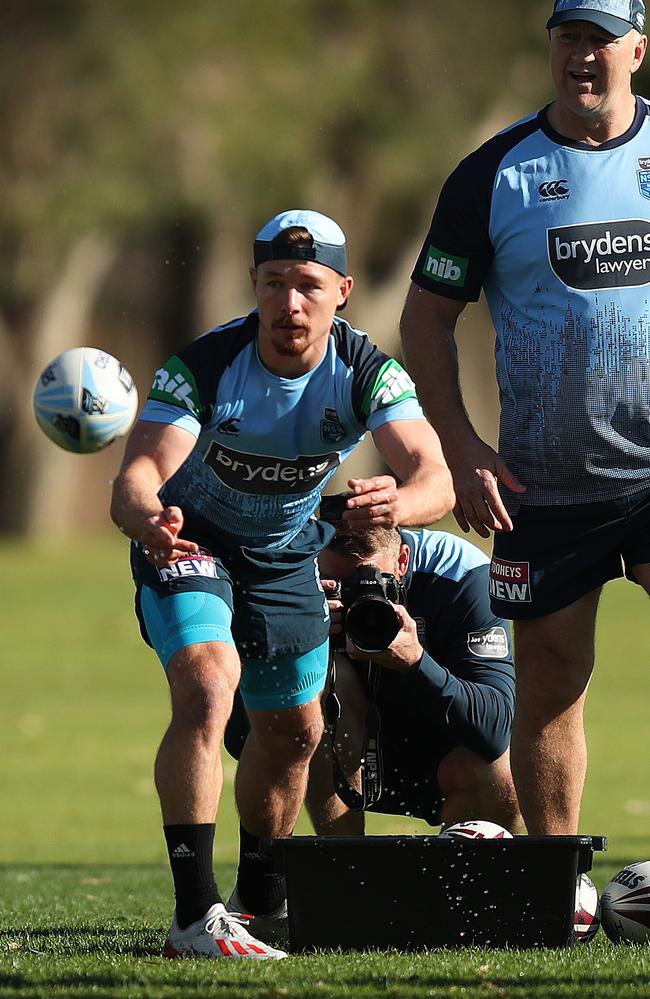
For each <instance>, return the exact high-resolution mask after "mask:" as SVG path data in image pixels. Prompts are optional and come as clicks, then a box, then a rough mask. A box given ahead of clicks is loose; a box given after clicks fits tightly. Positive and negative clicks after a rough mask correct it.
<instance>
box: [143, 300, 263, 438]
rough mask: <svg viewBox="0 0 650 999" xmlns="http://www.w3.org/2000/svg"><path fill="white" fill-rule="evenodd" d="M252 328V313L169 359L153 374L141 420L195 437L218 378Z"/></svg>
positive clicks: (211, 402)
mask: <svg viewBox="0 0 650 999" xmlns="http://www.w3.org/2000/svg"><path fill="white" fill-rule="evenodd" d="M255 328H256V322H255V317H254V315H253V314H252V313H251V315H249V316H248V317H246V318H245V319H237V320H233V322H232V323H230V324H228V325H227V326H221V327H217V328H216V329H214V330H211V331H210V332H209V333H205V334H204V335H203V336H200V337H198V338H197V339H196V340H193V341H192V342H191V343H189V344H187V346H185V347H184V348H183V349H182V350H180V351H179V352H178V354H174V355H173V356H172V357H170V358H169V360H168V361H166V363H165V364H163V366H162V367H161V368H158V370H157V371H156V372H155V374H154V379H153V385H152V386H151V389H150V390H149V395H148V396H147V401H146V403H145V405H144V407H143V410H142V413H141V415H140V419H141V420H149V421H150V422H153V423H171V424H173V425H174V426H178V427H181V428H182V429H183V430H188V431H189V432H190V433H191V434H193V436H194V437H198V436H199V434H200V432H201V427H202V426H203V424H204V423H207V422H208V420H209V419H210V418H211V416H212V414H213V411H214V400H215V395H216V387H217V384H218V381H219V378H220V377H221V375H222V373H223V371H224V369H225V368H226V367H227V366H228V364H230V363H231V362H232V359H233V357H234V356H235V355H236V354H237V353H238V352H239V351H240V350H241V349H242V348H243V346H244V345H245V344H246V343H247V342H248V341H249V340H250V339H251V337H252V336H253V335H254V332H255Z"/></svg>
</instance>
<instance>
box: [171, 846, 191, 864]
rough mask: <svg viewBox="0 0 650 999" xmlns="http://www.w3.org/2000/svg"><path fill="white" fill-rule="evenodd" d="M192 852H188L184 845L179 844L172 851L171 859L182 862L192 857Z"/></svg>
mask: <svg viewBox="0 0 650 999" xmlns="http://www.w3.org/2000/svg"><path fill="white" fill-rule="evenodd" d="M193 856H194V850H190V849H189V847H187V846H186V845H185V843H180V844H179V845H178V846H177V847H176V849H175V850H173V851H172V857H174V858H175V859H176V860H183V859H185V858H189V857H193Z"/></svg>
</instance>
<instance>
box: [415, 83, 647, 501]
mask: <svg viewBox="0 0 650 999" xmlns="http://www.w3.org/2000/svg"><path fill="white" fill-rule="evenodd" d="M648 113H649V107H648V103H647V102H646V101H644V100H643V99H641V98H637V105H636V115H635V119H634V122H633V124H632V126H631V127H630V129H629V130H628V131H627V132H626V133H625V134H624V135H622V136H620V137H618V138H617V139H615V140H612V141H611V142H608V143H605V144H603V145H601V146H598V147H593V146H587V145H586V144H583V143H578V142H572V141H571V140H569V139H566V138H564V137H563V136H560V135H558V134H557V133H556V132H554V130H553V129H552V128H551V127H550V125H549V123H548V120H547V115H546V109H545V110H544V111H541V112H539V113H538V114H536V115H533V116H531V117H529V118H526V119H524V120H522V121H520V122H518V123H517V124H515V125H513V126H512V127H510V128H509V129H507V130H505V131H504V132H502V133H500V134H499V135H496V136H494V137H493V138H492V139H490V140H489V141H488V142H487V143H485V145H483V146H481V148H480V149H478V150H476V151H475V152H474V153H472V154H471V155H470V156H468V157H467V158H466V159H465V160H463V162H462V163H461V164H460V165H459V166H458V167H457V169H456V170H455V171H454V172H453V173H452V174H451V176H450V177H449V179H448V180H447V182H446V184H445V185H444V188H443V190H442V192H441V195H440V199H439V202H438V206H437V208H436V211H435V214H434V217H433V222H432V224H431V229H430V232H429V234H428V237H427V239H426V241H425V243H424V246H423V248H422V252H421V254H420V256H419V258H418V261H417V264H416V267H415V270H414V272H413V275H412V277H413V281H414V282H415V283H416V284H418V285H420V286H421V287H422V288H425V289H427V290H430V291H433V292H436V293H437V294H439V295H444V296H446V297H448V298H454V299H458V300H462V301H476V300H477V299H478V297H479V293H480V290H481V287H483V288H484V291H485V295H486V298H487V302H488V305H489V308H490V313H491V316H492V322H493V324H494V328H495V331H496V367H497V380H498V384H499V390H500V397H501V421H500V434H499V451H500V454H501V455H502V456H503V458H504V459H505V460H506V462H507V463H508V465H509V466H510V467H511V469H512V470H513V471H514V473H515V474H516V475H517V476H518V477H519V478H520V480H521V481H522V482H523V483H524V484H525V485H526V486H527V487H528V488H527V492H526V493H525V495H524V496H523V498H519V497H515V496H513V495H512V494H510V493H508V491H507V490H504V497H505V500H506V503H507V505H508V507H509V509H510V512H516V509H517V508H518V505H519V503H520V502H523V503H526V504H531V505H553V504H577V503H590V502H594V501H597V500H607V499H612V498H616V497H620V496H624V495H627V494H630V493H633V492H635V491H637V490H640V489H643V488H645V487H647V486H648V484H649V482H650V423H649V416H650V293H649V290H648V289H649V286H650V119H649V117H648Z"/></svg>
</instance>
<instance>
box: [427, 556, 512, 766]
mask: <svg viewBox="0 0 650 999" xmlns="http://www.w3.org/2000/svg"><path fill="white" fill-rule="evenodd" d="M488 579H489V566H488V565H481V566H477V567H476V568H474V569H472V570H471V571H469V572H467V573H466V574H465V575H464V577H463V578H462V580H460V582H457V583H455V584H454V586H453V587H451V586H448V587H437V589H436V593H435V597H433V594H432V599H428V600H425V601H424V603H423V602H422V597H421V598H420V601H419V602H418V607H417V608H414V609H413V611H412V613H414V614H415V613H418V612H420V613H421V614H422V615H423V616H424V618H425V632H426V634H427V645H428V648H429V650H430V651H428V652H425V653H424V655H423V657H422V660H421V661H420V663H419V665H418V667H417V670H416V671H414V672H413V673H412V674H409V677H411V682H412V684H413V703H414V705H416V706H417V708H416V709H417V710H418V712H419V713H420V714H421V716H422V718H423V724H425V723H428V724H429V725H431V724H434V725H435V726H436V728H437V729H438V730H439V731H446V732H447V733H448V735H449V736H450V738H452V739H453V740H454V741H456V742H458V743H460V744H461V745H464V746H466V747H467V748H468V749H471V750H472V751H473V752H475V753H478V755H480V756H481V757H483V758H484V759H489V760H494V759H496V758H497V757H498V756H500V755H501V754H502V753H503V752H504V751H505V749H506V748H507V746H508V744H509V741H510V729H511V726H512V718H513V713H514V697H515V695H514V663H513V659H512V648H511V638H510V629H509V625H508V623H507V621H504V620H503V619H502V618H498V617H496V616H495V615H494V614H493V613H492V611H491V609H490V602H489V595H488ZM438 582H440V581H438ZM427 617H428V620H427ZM425 719H426V722H425Z"/></svg>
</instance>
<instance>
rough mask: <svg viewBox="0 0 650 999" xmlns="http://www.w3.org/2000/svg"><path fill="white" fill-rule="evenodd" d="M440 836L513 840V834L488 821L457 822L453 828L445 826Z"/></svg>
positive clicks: (447, 837)
mask: <svg viewBox="0 0 650 999" xmlns="http://www.w3.org/2000/svg"><path fill="white" fill-rule="evenodd" d="M440 835H441V836H442V837H443V839H512V833H511V832H508V830H507V829H504V828H503V826H500V825H497V823H496V822H488V821H487V819H472V820H471V821H469V822H455V823H454V824H453V825H451V826H445V828H444V829H443V830H442V831H441V833H440Z"/></svg>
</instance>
